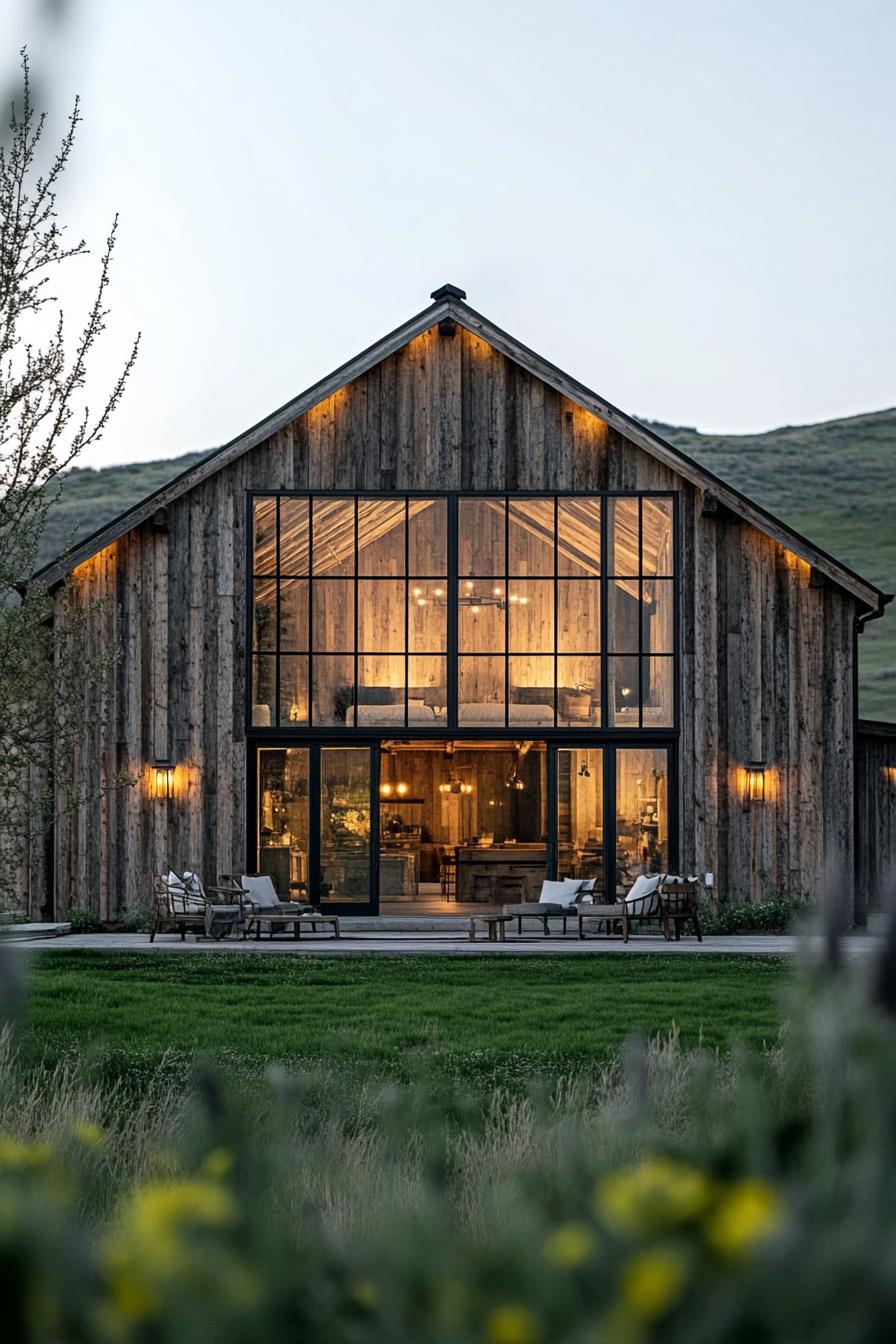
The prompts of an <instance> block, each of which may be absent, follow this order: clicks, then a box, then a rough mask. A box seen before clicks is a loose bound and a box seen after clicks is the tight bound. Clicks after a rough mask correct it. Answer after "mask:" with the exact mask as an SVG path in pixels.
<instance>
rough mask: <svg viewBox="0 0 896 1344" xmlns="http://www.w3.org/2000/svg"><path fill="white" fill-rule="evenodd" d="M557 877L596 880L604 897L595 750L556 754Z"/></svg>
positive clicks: (600, 783)
mask: <svg viewBox="0 0 896 1344" xmlns="http://www.w3.org/2000/svg"><path fill="white" fill-rule="evenodd" d="M557 876H558V877H580V878H582V879H585V878H588V879H592V878H596V879H597V882H596V886H595V891H594V899H595V902H596V903H597V904H600V903H602V902H603V900H604V899H605V897H604V890H605V886H604V753H603V751H601V750H600V748H595V747H561V748H559V749H558V751H557Z"/></svg>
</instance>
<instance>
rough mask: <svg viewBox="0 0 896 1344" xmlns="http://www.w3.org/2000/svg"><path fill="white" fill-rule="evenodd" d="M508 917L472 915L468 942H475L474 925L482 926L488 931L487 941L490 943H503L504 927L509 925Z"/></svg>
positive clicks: (509, 918) (509, 917)
mask: <svg viewBox="0 0 896 1344" xmlns="http://www.w3.org/2000/svg"><path fill="white" fill-rule="evenodd" d="M510 920H511V916H510V915H473V916H472V918H471V920H470V942H471V943H475V941H476V925H477V924H484V925H485V927H486V929H487V930H488V940H489V942H490V943H495V942H498V943H503V942H505V938H504V925H505V924H509V923H510Z"/></svg>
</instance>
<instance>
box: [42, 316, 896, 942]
mask: <svg viewBox="0 0 896 1344" xmlns="http://www.w3.org/2000/svg"><path fill="white" fill-rule="evenodd" d="M284 488H285V489H290V488H294V489H321V490H332V489H344V490H349V491H364V490H371V489H373V490H386V491H392V490H394V491H403V490H436V491H440V490H458V489H464V490H470V489H472V490H495V491H505V490H507V491H514V490H517V489H519V490H536V491H540V490H544V491H554V490H561V491H562V490H581V491H588V490H658V491H675V492H677V493H678V496H679V516H680V528H681V553H680V559H679V565H680V570H679V578H680V589H679V592H680V639H681V654H682V661H681V707H682V714H681V737H680V744H679V759H680V799H681V803H680V818H681V827H680V852H681V862H682V866H683V867H684V868H685V869H686V870H694V871H700V872H703V871H709V870H711V871H713V872H714V873H715V874H716V877H717V884H718V885H717V890H718V893H719V896H720V897H721V898H722V899H727V900H744V899H749V900H757V899H760V898H761V897H762V895H763V894H764V890H765V889H766V888H767V887H769V886H771V887H772V888H773V889H774V890H775V891H777V892H779V893H781V894H783V895H794V896H804V897H811V896H814V895H816V894H817V893H818V891H819V890H820V888H821V885H822V882H823V879H824V872H825V868H826V867H827V866H836V867H838V868H839V869H841V870H843V871H845V872H847V873H849V872H851V871H852V868H851V865H852V844H853V842H852V836H853V807H852V798H853V765H852V751H853V741H852V734H853V727H852V709H851V699H850V697H851V685H852V657H853V653H852V638H851V630H852V621H853V618H854V614H855V611H854V602H853V600H852V599H851V598H849V597H847V596H846V595H845V594H844V593H843V592H841V591H840V590H839V589H836V588H834V587H827V588H823V589H819V588H813V587H810V585H809V571H808V568H807V566H805V565H804V564H803V563H802V562H801V561H799V560H797V559H796V557H795V556H793V555H792V554H791V553H789V552H788V551H786V550H785V549H784V548H783V547H782V546H780V545H779V544H777V543H775V542H772V541H770V540H769V539H768V538H766V537H765V536H764V535H763V534H761V533H759V532H758V531H756V530H755V529H754V528H752V527H751V526H749V525H746V524H740V523H737V522H734V521H733V520H731V519H726V518H725V517H724V516H718V515H716V516H715V517H712V516H707V517H704V515H703V512H702V497H701V494H700V492H699V491H698V490H696V489H695V488H694V487H692V486H690V485H689V484H687V483H686V482H684V481H683V480H682V479H680V478H679V477H677V476H676V475H675V473H674V472H673V471H672V470H671V469H670V468H668V467H665V466H663V465H661V464H660V463H658V462H656V461H655V460H654V459H653V458H652V457H650V456H649V455H648V454H647V453H645V452H643V451H642V450H641V449H639V448H637V447H635V446H634V445H633V444H631V443H630V442H629V441H627V440H626V439H625V438H624V437H623V436H622V435H621V434H620V433H619V432H618V431H617V430H614V429H610V428H608V426H607V425H606V424H605V423H603V422H602V421H601V420H600V419H598V418H597V417H595V416H593V415H591V414H590V413H589V412H587V411H584V410H582V409H581V408H580V407H578V406H576V405H575V404H573V403H572V402H570V401H568V400H567V399H566V398H565V397H563V396H562V395H560V394H559V393H558V392H556V391H555V390H553V389H552V388H549V387H547V386H546V385H545V384H543V383H541V382H540V381H539V380H538V379H536V378H534V377H532V375H531V374H529V373H528V372H526V371H525V370H523V369H521V368H519V367H518V366H516V365H515V364H513V363H512V362H511V361H509V360H508V359H506V358H505V357H504V356H503V355H500V354H499V353H497V352H496V351H495V350H494V349H492V348H491V347H490V346H488V345H487V344H486V343H485V342H484V341H482V340H480V339H479V338H478V337H476V336H474V335H472V334H471V333H469V332H467V331H465V330H464V329H463V328H460V327H458V328H457V329H456V330H455V332H454V334H453V335H451V336H448V335H442V334H441V333H439V331H438V330H437V329H436V328H433V329H432V330H431V331H428V332H424V333H423V334H422V335H421V336H419V337H417V338H416V339H415V340H413V341H411V342H410V343H409V344H408V345H407V346H405V347H404V348H403V349H401V350H399V351H398V352H396V353H395V354H394V355H392V356H390V357H389V358H388V359H386V360H384V361H383V362H382V363H381V364H380V365H378V366H377V367H375V368H374V369H372V370H370V371H369V372H368V373H367V374H365V375H363V376H362V377H361V378H359V379H357V380H355V381H354V382H353V383H350V384H348V385H347V386H346V387H344V388H342V389H340V390H339V391H338V392H336V393H334V394H333V395H332V396H330V397H328V398H326V399H325V400H324V401H323V402H321V403H320V405H319V406H317V407H315V408H314V409H313V410H310V411H308V412H307V413H306V414H305V415H303V416H302V417H300V418H299V419H298V420H296V421H295V422H294V423H293V424H292V425H289V426H287V427H286V428H285V429H282V430H280V431H278V432H277V433H276V434H274V435H272V436H271V438H270V439H268V440H267V441H266V442H264V443H262V444H260V445H259V446H258V447H257V448H255V449H253V450H252V451H251V452H250V453H248V454H247V455H245V456H244V457H242V458H240V459H238V460H237V461H236V462H233V463H231V464H230V465H229V466H227V467H224V468H223V469H222V470H221V471H220V472H219V473H218V474H217V475H216V476H214V477H211V478H209V479H208V480H206V481H205V482H203V483H202V484H201V485H199V486H197V487H196V488H195V489H194V490H193V491H192V492H190V493H189V494H187V495H185V496H182V497H181V498H179V499H177V500H175V501H174V502H173V503H172V504H171V506H170V507H169V509H168V528H169V530H168V534H167V537H166V536H165V535H164V534H155V533H153V531H152V529H151V528H150V527H148V526H146V527H140V528H137V529H135V530H134V531H133V532H131V533H130V534H128V535H127V536H126V537H123V538H122V539H121V540H120V541H119V542H117V543H115V544H114V546H113V547H110V548H109V549H108V550H107V551H106V552H104V553H103V554H102V556H100V557H96V558H95V560H94V561H92V562H89V563H88V564H87V565H86V566H84V567H82V569H83V585H84V592H85V600H86V598H87V596H88V595H89V593H95V594H97V595H102V594H103V593H106V594H108V595H110V596H111V610H113V611H114V613H115V615H114V618H113V617H112V616H110V615H109V614H108V612H107V613H105V614H103V615H102V616H98V617H97V624H96V631H95V640H96V644H97V646H98V647H99V646H101V645H102V644H103V641H104V640H107V639H108V638H112V637H114V634H115V631H116V630H118V632H119V633H120V637H121V640H122V644H123V648H124V659H123V662H122V663H121V665H120V666H119V667H118V668H117V669H115V671H114V673H112V674H110V677H109V678H108V680H107V682H106V683H104V684H103V685H102V686H99V687H96V688H93V689H92V690H91V691H90V692H89V693H88V695H87V696H86V698H85V717H87V718H93V719H94V720H97V721H98V720H100V719H104V720H106V721H108V723H109V725H110V727H109V730H108V731H107V730H103V731H101V732H96V733H92V732H91V731H89V730H88V731H85V733H84V735H83V739H82V740H81V741H79V742H78V743H77V744H76V745H75V746H74V748H73V751H72V757H71V764H72V768H73V769H74V772H75V776H76V782H78V781H80V782H81V784H82V785H83V787H84V788H85V790H86V791H88V792H89V791H90V789H91V788H93V787H94V786H95V785H96V784H97V782H98V781H101V780H102V778H103V777H109V778H111V776H112V775H113V774H114V772H115V770H116V769H117V770H122V769H126V770H128V771H130V772H131V773H132V774H134V775H139V776H140V784H139V785H138V786H137V787H136V788H133V789H126V790H122V791H118V792H115V793H113V794H111V795H110V796H109V798H108V800H107V801H106V802H105V803H103V804H100V803H99V802H92V801H89V802H88V803H86V804H85V806H84V807H82V808H80V809H79V810H78V811H77V812H76V813H75V814H74V815H73V816H71V817H69V818H66V819H64V820H63V821H62V822H60V824H59V826H58V827H57V829H56V870H57V877H58V884H59V901H60V908H61V907H63V906H64V905H65V903H66V902H68V903H70V902H71V901H72V900H80V901H89V902H90V903H91V904H92V905H93V906H94V908H96V909H101V910H102V911H103V912H104V913H106V912H108V913H109V915H111V916H114V915H115V914H117V913H118V912H119V911H121V910H123V909H134V908H135V907H136V906H137V905H139V904H140V903H142V902H144V901H145V900H146V898H147V892H148V890H149V881H150V879H151V876H152V872H151V870H152V867H153V866H157V865H160V864H162V863H164V862H169V861H170V862H171V863H172V864H174V865H175V866H189V865H192V864H195V865H196V866H198V867H199V869H200V870H201V871H202V873H203V875H204V876H205V878H206V880H207V881H213V880H214V878H215V877H217V875H218V873H219V872H220V871H233V870H235V869H239V868H240V867H241V866H242V862H243V856H244V853H245V826H246V797H245V779H246V751H247V747H246V733H245V722H244V704H245V593H246V574H245V545H246V536H245V517H246V510H245V492H246V490H247V489H271V490H277V489H284ZM80 575H81V571H79V576H80ZM166 737H167V746H168V748H169V749H170V750H171V752H172V754H173V755H174V757H175V759H176V760H177V762H178V771H177V775H176V789H177V797H176V799H175V801H174V802H173V803H172V804H170V805H169V807H168V808H167V811H166V809H165V808H164V807H157V806H156V805H155V804H153V803H152V802H151V800H150V799H149V798H148V796H147V790H146V787H145V771H146V769H147V766H148V765H149V763H150V761H151V760H152V757H153V756H154V755H155V754H156V751H157V750H158V752H159V753H161V751H163V750H164V749H165V742H164V741H163V739H164V738H166ZM870 751H871V749H870V748H868V752H867V753H866V754H867V755H868V759H869V760H870ZM757 758H763V759H766V760H768V761H769V762H770V769H769V773H768V792H767V798H766V801H765V803H764V804H762V805H758V804H757V805H753V806H750V807H748V808H745V806H744V800H743V793H742V785H743V771H744V767H745V765H746V763H747V761H748V760H751V759H757ZM869 772H870V773H869ZM871 774H873V770H871V767H870V766H869V767H868V768H867V769H865V770H864V773H863V775H862V778H861V781H860V782H861V789H860V797H861V798H862V805H863V809H864V812H863V815H864V816H865V817H866V821H865V825H866V827H871V828H873V827H876V828H877V832H879V833H880V834H881V835H882V836H884V837H885V839H886V843H887V844H889V845H890V846H891V847H892V843H893V824H894V823H893V821H892V803H891V795H890V794H884V793H882V792H881V790H879V789H878V790H876V791H875V789H874V788H873V787H872V784H871V783H869V782H868V780H869V779H870V778H871ZM876 778H880V779H882V776H880V773H879V770H878V775H877V777H876ZM884 799H886V801H884ZM887 827H889V828H890V829H889V830H887ZM876 853H877V851H876V850H875V851H873V852H872V850H871V848H870V847H867V846H866V853H864V854H861V855H860V863H861V864H862V865H864V867H863V868H862V871H863V873H865V874H866V876H865V877H864V878H863V881H864V882H865V884H866V887H867V889H868V891H869V892H870V891H876V890H877V887H878V886H879V883H880V877H879V875H877V869H876V868H875V864H879V861H878V859H877V858H876V857H875V855H876ZM872 869H873V870H874V871H873V872H872V871H871V870H872ZM101 874H102V875H101ZM875 884H877V886H876V885H875ZM845 885H846V887H847V889H848V885H849V882H848V878H847V879H846V883H845ZM862 899H863V900H864V899H866V898H865V897H864V895H863V897H862ZM868 899H871V898H868ZM35 904H36V905H38V906H39V904H40V900H39V899H38V900H37V901H36V902H35Z"/></svg>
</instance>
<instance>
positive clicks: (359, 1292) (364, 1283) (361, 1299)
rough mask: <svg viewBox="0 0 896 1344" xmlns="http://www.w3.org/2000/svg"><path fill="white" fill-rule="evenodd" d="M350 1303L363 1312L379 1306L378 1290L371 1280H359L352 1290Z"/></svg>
mask: <svg viewBox="0 0 896 1344" xmlns="http://www.w3.org/2000/svg"><path fill="white" fill-rule="evenodd" d="M352 1301H353V1302H354V1303H355V1305H356V1306H358V1307H361V1308H362V1309H363V1310H364V1311H373V1309H374V1307H377V1306H379V1301H380V1290H379V1288H377V1286H376V1284H375V1283H374V1282H373V1281H372V1280H371V1279H359V1280H358V1282H357V1283H356V1284H355V1285H354V1287H353V1288H352Z"/></svg>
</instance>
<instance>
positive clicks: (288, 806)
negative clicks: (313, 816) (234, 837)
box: [258, 747, 309, 901]
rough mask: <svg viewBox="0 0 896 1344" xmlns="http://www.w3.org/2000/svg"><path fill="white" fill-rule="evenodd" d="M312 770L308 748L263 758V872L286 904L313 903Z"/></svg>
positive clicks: (263, 753) (266, 750) (274, 751)
mask: <svg viewBox="0 0 896 1344" xmlns="http://www.w3.org/2000/svg"><path fill="white" fill-rule="evenodd" d="M308 765H309V750H308V748H307V747H262V748H260V750H259V752H258V872H259V873H266V874H267V875H268V876H269V877H270V878H272V879H273V883H274V886H275V887H276V889H277V895H278V896H279V898H280V900H281V901H304V900H307V894H306V893H307V881H308V811H309V809H308V779H309V771H308Z"/></svg>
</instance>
